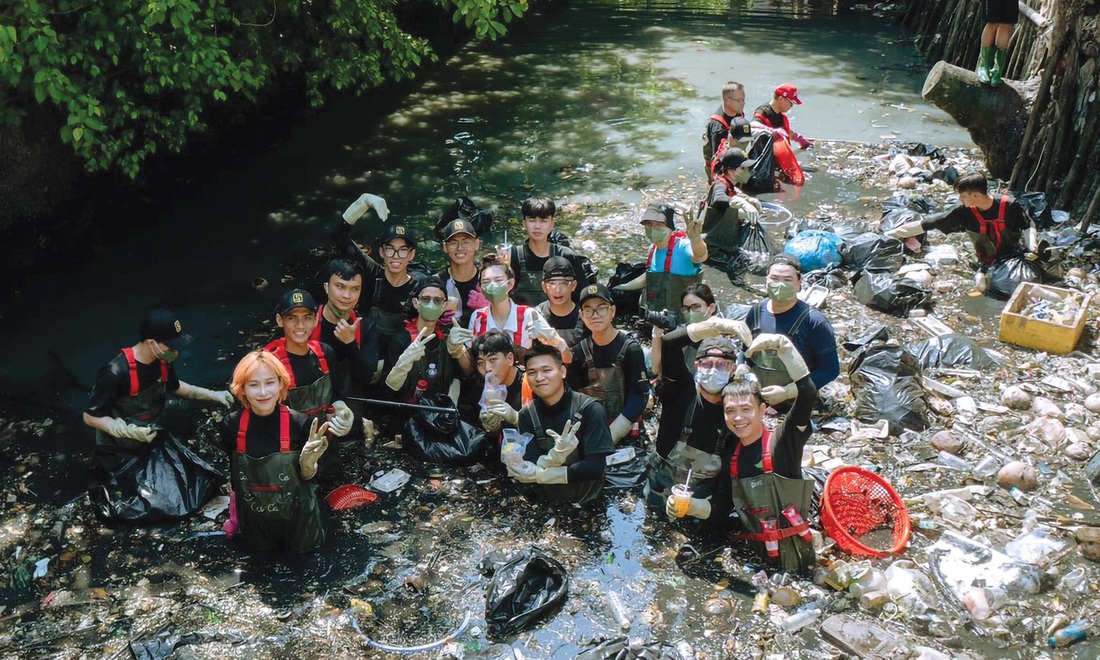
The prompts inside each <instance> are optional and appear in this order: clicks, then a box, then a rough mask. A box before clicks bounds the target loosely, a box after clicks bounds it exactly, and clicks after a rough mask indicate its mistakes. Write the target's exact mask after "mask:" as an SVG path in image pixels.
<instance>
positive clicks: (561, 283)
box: [542, 280, 576, 289]
mask: <svg viewBox="0 0 1100 660" xmlns="http://www.w3.org/2000/svg"><path fill="white" fill-rule="evenodd" d="M574 282H576V280H543V282H542V283H543V284H545V285H546V286H548V287H550V288H551V289H565V288H568V287H569V285H570V284H572V283H574Z"/></svg>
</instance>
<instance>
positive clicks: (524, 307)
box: [514, 305, 527, 347]
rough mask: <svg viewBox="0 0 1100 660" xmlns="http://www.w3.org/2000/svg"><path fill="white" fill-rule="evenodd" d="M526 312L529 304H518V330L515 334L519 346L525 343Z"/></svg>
mask: <svg viewBox="0 0 1100 660" xmlns="http://www.w3.org/2000/svg"><path fill="white" fill-rule="evenodd" d="M526 313H527V305H516V332H515V335H514V336H515V342H516V346H517V347H518V346H520V345H521V344H522V343H523V315H524V314H526Z"/></svg>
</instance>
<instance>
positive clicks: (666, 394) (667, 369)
mask: <svg viewBox="0 0 1100 660" xmlns="http://www.w3.org/2000/svg"><path fill="white" fill-rule="evenodd" d="M692 346H694V347H696V348H698V347H699V342H694V341H691V337H688V334H687V326H686V325H681V326H680V327H678V328H676V329H675V330H670V331H669V332H666V333H665V334H664V337H662V338H661V381H662V386H661V401H662V403H664V401H665V400H666V399H668V400H672V401H675V400H679V399H682V398H684V397H685V396H687V395H688V394H690V393H691V392H693V391H695V382H694V379H695V374H694V373H693V372H692V371H691V370H690V369H688V365H687V363H686V362H685V361H684V351H685V350H687V349H688V347H692Z"/></svg>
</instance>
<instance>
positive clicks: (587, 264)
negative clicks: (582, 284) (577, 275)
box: [576, 254, 600, 284]
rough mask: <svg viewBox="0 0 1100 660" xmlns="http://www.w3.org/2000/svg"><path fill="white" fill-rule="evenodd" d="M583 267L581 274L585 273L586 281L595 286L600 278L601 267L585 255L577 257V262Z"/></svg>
mask: <svg viewBox="0 0 1100 660" xmlns="http://www.w3.org/2000/svg"><path fill="white" fill-rule="evenodd" d="M576 263H579V264H580V266H581V272H582V273H584V278H585V280H587V281H588V283H589V284H595V283H596V280H597V279H599V277H600V267H599V266H597V265H596V264H594V263H592V260H591V259H589V258H588V257H586V256H584V255H583V254H578V255H577V261H576Z"/></svg>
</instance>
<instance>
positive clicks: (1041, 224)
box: [1008, 192, 1054, 231]
mask: <svg viewBox="0 0 1100 660" xmlns="http://www.w3.org/2000/svg"><path fill="white" fill-rule="evenodd" d="M1008 194H1009V196H1010V197H1012V198H1013V199H1015V200H1016V202H1017V203H1018V204H1019V205H1020V206H1022V207H1024V212H1025V213H1027V215H1028V217H1030V218H1031V221H1032V222H1033V223H1034V224H1035V228H1036V229H1038V230H1040V231H1042V230H1044V229H1050V228H1051V227H1052V226H1054V213H1053V210H1052V209H1051V206H1050V201H1048V200H1047V196H1046V193H1041V192H1010V193H1008Z"/></svg>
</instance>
